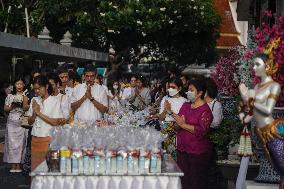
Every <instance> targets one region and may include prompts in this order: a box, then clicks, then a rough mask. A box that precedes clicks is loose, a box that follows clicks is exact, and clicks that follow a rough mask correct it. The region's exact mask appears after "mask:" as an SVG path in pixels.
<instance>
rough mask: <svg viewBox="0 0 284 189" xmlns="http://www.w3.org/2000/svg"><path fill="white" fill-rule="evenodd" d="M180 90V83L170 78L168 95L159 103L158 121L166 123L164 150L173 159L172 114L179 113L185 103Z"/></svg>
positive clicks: (177, 79)
mask: <svg viewBox="0 0 284 189" xmlns="http://www.w3.org/2000/svg"><path fill="white" fill-rule="evenodd" d="M181 89H182V82H181V80H180V79H179V78H171V79H170V80H169V81H168V89H167V92H168V95H167V96H165V97H164V98H163V99H162V101H161V106H160V114H159V119H160V120H161V121H166V122H165V123H164V124H166V125H167V127H166V129H165V130H166V133H167V135H168V137H167V139H166V140H165V141H164V143H163V146H164V149H166V150H167V152H168V153H170V154H171V155H172V156H173V157H174V158H176V135H175V132H174V128H173V125H174V123H175V120H174V118H173V117H172V114H173V113H175V114H177V113H178V112H179V111H180V108H181V107H182V105H183V104H184V103H185V102H186V99H185V98H184V97H182V96H181V95H180V91H181Z"/></svg>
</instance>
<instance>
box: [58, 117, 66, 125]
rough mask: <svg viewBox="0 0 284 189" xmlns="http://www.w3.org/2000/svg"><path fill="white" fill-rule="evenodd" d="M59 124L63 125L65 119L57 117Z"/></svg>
mask: <svg viewBox="0 0 284 189" xmlns="http://www.w3.org/2000/svg"><path fill="white" fill-rule="evenodd" d="M58 122H59V124H58V125H65V124H66V123H67V120H66V119H64V118H59V119H58Z"/></svg>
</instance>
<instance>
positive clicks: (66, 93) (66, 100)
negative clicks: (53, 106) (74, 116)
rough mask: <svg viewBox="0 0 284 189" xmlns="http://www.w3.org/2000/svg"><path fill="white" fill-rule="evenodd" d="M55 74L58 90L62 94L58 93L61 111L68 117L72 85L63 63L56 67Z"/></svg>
mask: <svg viewBox="0 0 284 189" xmlns="http://www.w3.org/2000/svg"><path fill="white" fill-rule="evenodd" d="M57 74H58V77H59V79H60V87H59V92H60V93H61V94H62V95H60V99H61V100H60V101H61V108H62V112H63V114H64V118H66V119H70V114H71V111H72V110H71V96H72V93H73V87H72V84H71V83H70V77H69V73H68V69H67V67H66V66H65V65H63V66H61V67H59V68H58V69H57Z"/></svg>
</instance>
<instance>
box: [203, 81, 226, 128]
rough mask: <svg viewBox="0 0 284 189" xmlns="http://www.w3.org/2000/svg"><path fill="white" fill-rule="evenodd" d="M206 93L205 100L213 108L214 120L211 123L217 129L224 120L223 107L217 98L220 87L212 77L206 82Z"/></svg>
mask: <svg viewBox="0 0 284 189" xmlns="http://www.w3.org/2000/svg"><path fill="white" fill-rule="evenodd" d="M206 88H207V91H206V95H205V101H206V102H207V104H208V106H209V107H210V109H211V112H212V115H213V121H212V123H211V125H210V128H211V129H213V130H214V129H217V128H218V127H219V125H220V124H221V122H222V120H223V108H222V104H221V103H220V102H219V101H218V100H217V99H216V97H217V94H218V89H217V86H216V84H215V82H214V81H213V80H212V79H208V80H207V82H206Z"/></svg>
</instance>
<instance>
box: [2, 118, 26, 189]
mask: <svg viewBox="0 0 284 189" xmlns="http://www.w3.org/2000/svg"><path fill="white" fill-rule="evenodd" d="M5 127H6V119H5V118H0V188H1V189H26V188H30V178H29V177H28V176H24V175H23V174H21V173H10V172H9V170H10V168H11V166H10V165H9V164H7V163H3V146H4V139H5Z"/></svg>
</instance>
